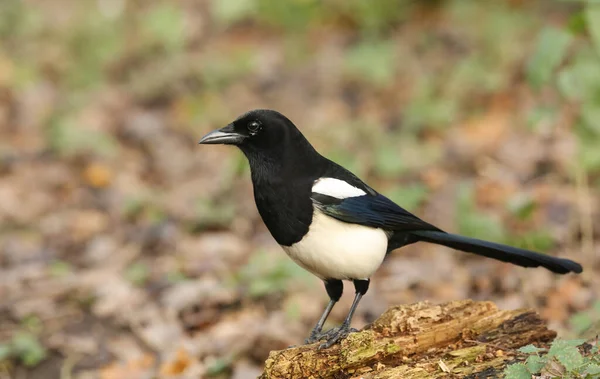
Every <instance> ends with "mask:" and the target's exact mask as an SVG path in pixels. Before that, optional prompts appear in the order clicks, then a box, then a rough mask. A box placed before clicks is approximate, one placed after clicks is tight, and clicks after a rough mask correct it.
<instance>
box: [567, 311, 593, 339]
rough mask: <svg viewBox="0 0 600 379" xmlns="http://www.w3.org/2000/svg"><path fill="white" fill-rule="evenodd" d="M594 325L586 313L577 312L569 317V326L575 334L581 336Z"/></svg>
mask: <svg viewBox="0 0 600 379" xmlns="http://www.w3.org/2000/svg"><path fill="white" fill-rule="evenodd" d="M593 323H594V320H593V319H592V316H591V315H590V314H589V313H588V312H579V313H576V314H574V315H573V316H571V318H570V319H569V324H570V325H571V328H572V329H573V330H574V331H575V333H577V334H581V333H583V332H585V331H586V330H588V329H589V327H590V326H592V324H593Z"/></svg>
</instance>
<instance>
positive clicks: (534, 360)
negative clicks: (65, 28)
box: [525, 349, 546, 374]
mask: <svg viewBox="0 0 600 379" xmlns="http://www.w3.org/2000/svg"><path fill="white" fill-rule="evenodd" d="M542 350H543V349H542ZM525 366H526V367H527V370H528V371H529V372H530V373H532V374H537V373H539V372H540V371H542V369H543V368H544V366H546V357H540V356H537V355H532V356H530V357H528V358H527V361H525Z"/></svg>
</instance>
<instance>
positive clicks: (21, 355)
mask: <svg viewBox="0 0 600 379" xmlns="http://www.w3.org/2000/svg"><path fill="white" fill-rule="evenodd" d="M46 355H47V352H46V349H45V348H44V346H43V345H42V344H41V343H40V341H39V339H38V337H37V336H36V335H35V334H34V333H31V332H26V331H19V332H17V333H15V335H14V336H13V337H12V339H11V340H10V341H9V342H8V343H4V344H0V362H2V361H5V360H8V359H18V360H20V361H21V362H22V363H23V364H24V365H25V366H35V365H37V364H38V363H40V362H41V361H43V360H44V359H45V358H46Z"/></svg>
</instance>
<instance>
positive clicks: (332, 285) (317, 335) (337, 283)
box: [304, 280, 344, 343]
mask: <svg viewBox="0 0 600 379" xmlns="http://www.w3.org/2000/svg"><path fill="white" fill-rule="evenodd" d="M325 290H326V291H327V294H328V295H329V303H328V304H327V307H326V308H325V311H324V312H323V315H321V318H320V319H319V322H317V325H315V327H314V328H313V330H312V331H311V332H310V336H308V338H307V339H306V340H304V343H313V342H317V341H318V340H320V339H321V338H323V334H322V333H321V331H322V330H323V324H325V321H326V320H327V317H328V316H329V313H330V312H331V310H332V309H333V306H334V305H335V303H337V302H338V300H339V299H340V297H342V292H343V291H344V284H343V283H342V281H341V280H326V281H325Z"/></svg>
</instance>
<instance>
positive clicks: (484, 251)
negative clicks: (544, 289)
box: [411, 230, 583, 274]
mask: <svg viewBox="0 0 600 379" xmlns="http://www.w3.org/2000/svg"><path fill="white" fill-rule="evenodd" d="M411 235H413V236H414V237H415V238H416V239H417V240H419V241H423V242H430V243H435V244H438V245H444V246H447V247H451V248H453V249H457V250H462V251H465V252H467V253H473V254H478V255H483V256H484V257H488V258H494V259H497V260H499V261H503V262H508V263H512V264H515V265H519V266H523V267H539V266H542V267H545V268H547V269H548V270H550V271H552V272H555V273H557V274H566V273H568V272H575V273H580V272H582V271H583V269H582V267H581V265H580V264H579V263H577V262H574V261H572V260H569V259H564V258H557V257H552V256H549V255H545V254H540V253H535V252H533V251H529V250H525V249H519V248H517V247H512V246H507V245H502V244H499V243H494V242H489V241H483V240H479V239H476V238H469V237H463V236H459V235H456V234H450V233H445V232H442V231H430V230H423V231H415V232H412V233H411Z"/></svg>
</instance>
